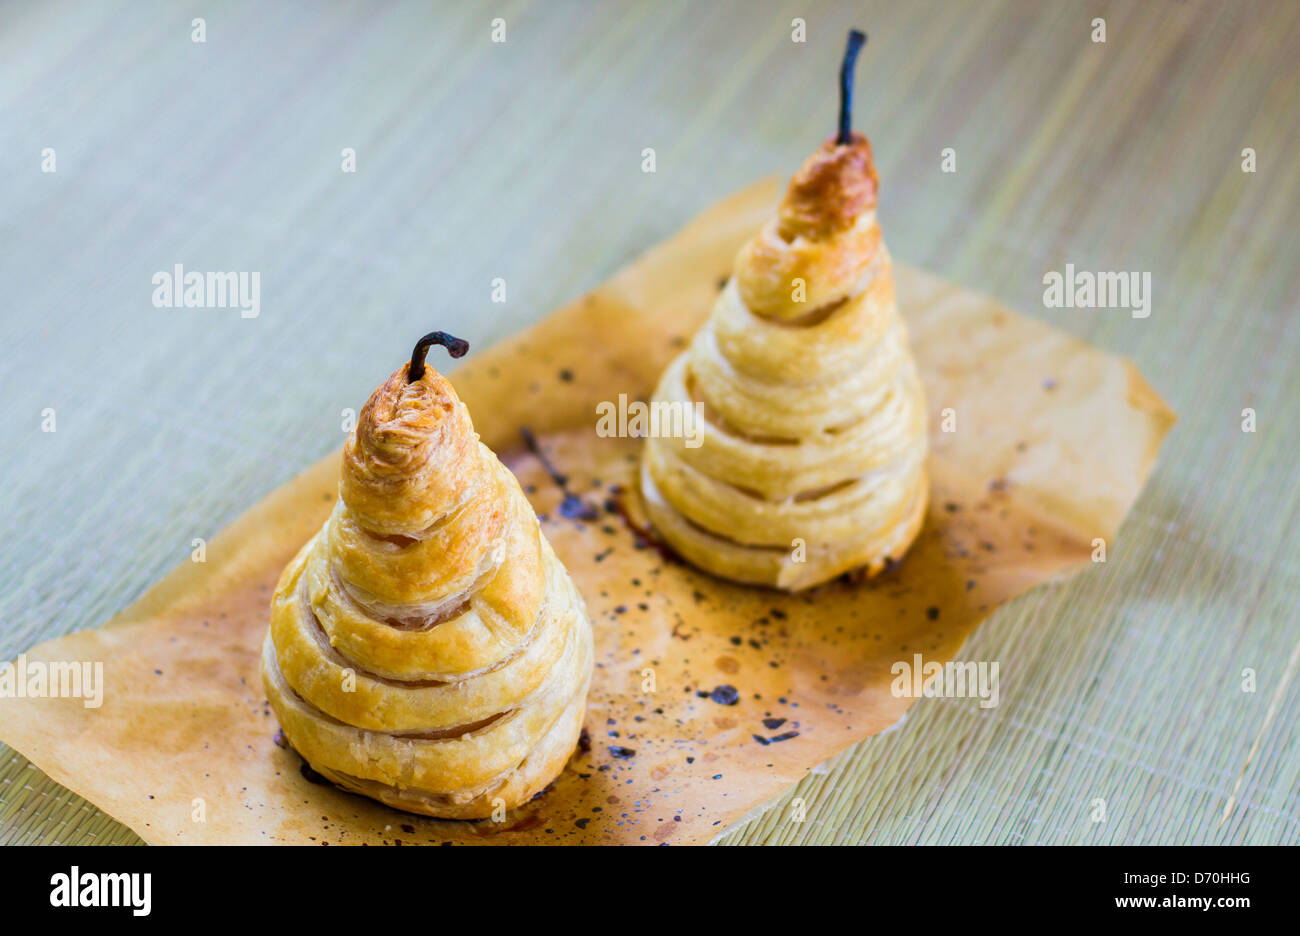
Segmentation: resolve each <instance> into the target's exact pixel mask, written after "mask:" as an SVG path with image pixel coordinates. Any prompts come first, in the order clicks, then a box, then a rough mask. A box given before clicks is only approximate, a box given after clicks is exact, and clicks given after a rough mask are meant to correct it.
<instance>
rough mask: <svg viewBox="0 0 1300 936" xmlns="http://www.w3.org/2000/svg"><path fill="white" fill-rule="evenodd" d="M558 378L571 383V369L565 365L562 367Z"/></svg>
mask: <svg viewBox="0 0 1300 936" xmlns="http://www.w3.org/2000/svg"><path fill="white" fill-rule="evenodd" d="M560 379H561V380H563V381H564V382H565V383H573V371H571V370H569V369H568V368H567V367H566V368H564V369H563V370H562V371H560Z"/></svg>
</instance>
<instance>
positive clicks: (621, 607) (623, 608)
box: [614, 605, 627, 614]
mask: <svg viewBox="0 0 1300 936" xmlns="http://www.w3.org/2000/svg"><path fill="white" fill-rule="evenodd" d="M614 613H615V614H627V605H619V606H618V607H616V608H615V609H614Z"/></svg>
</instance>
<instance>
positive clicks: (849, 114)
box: [835, 29, 867, 146]
mask: <svg viewBox="0 0 1300 936" xmlns="http://www.w3.org/2000/svg"><path fill="white" fill-rule="evenodd" d="M866 44H867V34H866V33H864V32H859V31H858V30H856V29H850V30H849V44H848V45H847V46H845V47H844V62H843V64H842V65H840V133H839V136H837V137H836V138H835V142H836V143H838V144H840V145H841V146H845V145H847V144H848V143H849V141H850V140H852V139H853V137H852V131H853V68H854V66H855V65H857V62H858V51H859V50H860V49H861V48H862V47H863V46H864V45H866Z"/></svg>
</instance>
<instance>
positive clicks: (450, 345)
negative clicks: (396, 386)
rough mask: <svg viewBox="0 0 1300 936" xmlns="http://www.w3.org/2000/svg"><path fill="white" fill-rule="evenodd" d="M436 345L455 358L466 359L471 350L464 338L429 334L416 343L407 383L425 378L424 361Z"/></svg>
mask: <svg viewBox="0 0 1300 936" xmlns="http://www.w3.org/2000/svg"><path fill="white" fill-rule="evenodd" d="M434 345H442V346H443V347H444V348H446V349H447V353H448V354H450V355H451V356H452V357H454V358H458V357H464V356H465V352H467V351H468V350H469V342H468V341H466V340H465V339H463V338H457V337H456V336H455V335H449V334H447V333H446V332H440V331H436V332H429V334H427V335H425V336H424V337H423V338H421V339H420V340H419V341H417V342H416V343H415V350H413V351H412V352H411V366H410V367H409V368H408V369H407V372H406V382H407V383H415V382H416V381H417V380H419V379H420V378H421V377H423V376H424V359H425V358H426V357H428V355H429V349H430V348H431V347H433V346H434Z"/></svg>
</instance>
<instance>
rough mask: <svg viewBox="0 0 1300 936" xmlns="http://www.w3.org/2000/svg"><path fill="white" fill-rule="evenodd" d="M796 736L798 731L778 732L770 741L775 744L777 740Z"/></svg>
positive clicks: (786, 739)
mask: <svg viewBox="0 0 1300 936" xmlns="http://www.w3.org/2000/svg"><path fill="white" fill-rule="evenodd" d="M797 737H799V732H797V731H787V732H785V733H784V734H779V735H777V736H776V737H774V738H772V739H771V741H772V743H773V744H776V743H777V742H778V741H789V740H790V739H791V738H797Z"/></svg>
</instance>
